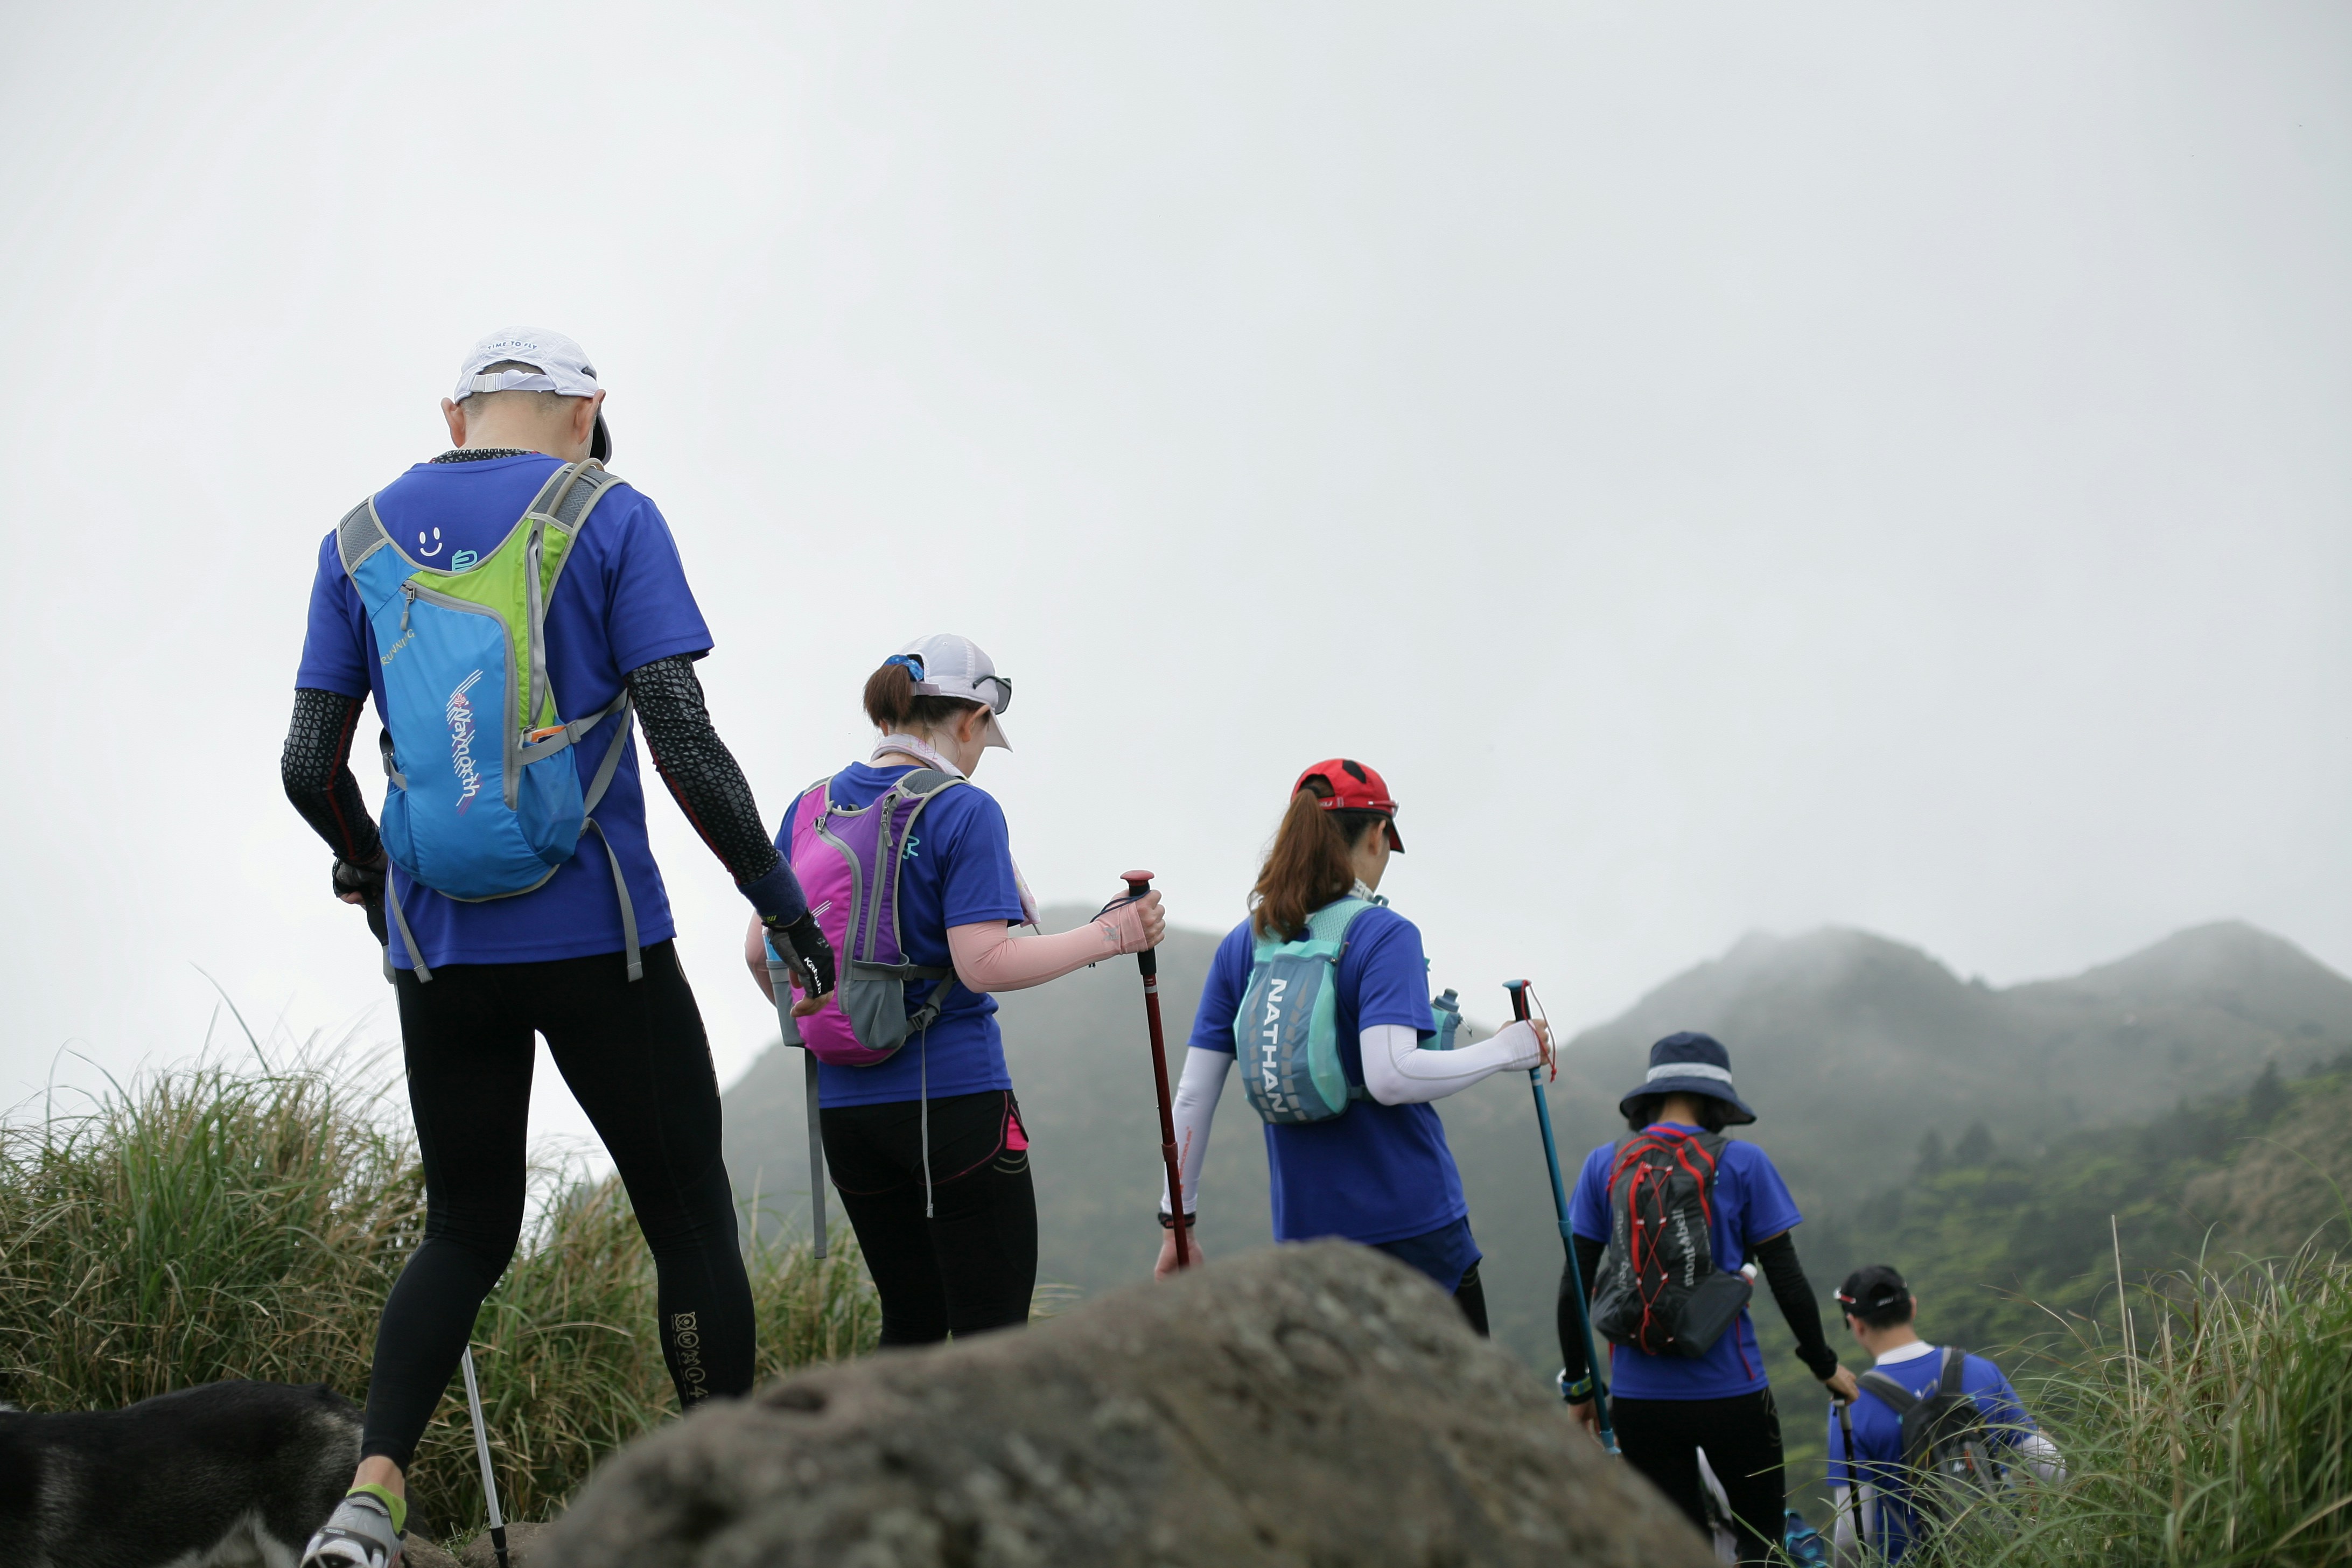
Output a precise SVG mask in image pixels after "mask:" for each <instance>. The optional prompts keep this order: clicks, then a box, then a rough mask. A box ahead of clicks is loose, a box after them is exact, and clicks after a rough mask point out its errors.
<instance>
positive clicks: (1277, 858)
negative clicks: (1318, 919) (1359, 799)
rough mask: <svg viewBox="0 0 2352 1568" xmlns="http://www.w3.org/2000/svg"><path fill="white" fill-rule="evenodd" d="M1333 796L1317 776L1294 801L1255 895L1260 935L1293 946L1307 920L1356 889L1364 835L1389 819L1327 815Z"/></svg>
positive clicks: (1253, 921) (1373, 814)
mask: <svg viewBox="0 0 2352 1568" xmlns="http://www.w3.org/2000/svg"><path fill="white" fill-rule="evenodd" d="M1330 794H1331V786H1330V785H1329V784H1326V783H1325V782H1324V781H1323V779H1322V778H1321V777H1320V776H1317V777H1311V778H1309V779H1308V780H1307V787H1306V788H1305V789H1302V790H1300V791H1299V792H1298V793H1297V795H1292V796H1291V797H1290V809H1289V810H1287V811H1286V812H1284V813H1283V814H1282V826H1280V827H1277V828H1276V829H1275V833H1274V847H1273V848H1271V849H1269V850H1267V851H1266V854H1265V868H1263V869H1262V870H1260V871H1259V872H1258V874H1257V886H1256V887H1255V888H1254V889H1251V891H1250V925H1251V926H1252V928H1254V929H1255V931H1256V932H1257V934H1258V935H1260V936H1269V935H1271V936H1279V937H1281V938H1282V939H1283V940H1285V941H1290V940H1293V939H1295V938H1296V937H1297V935H1298V933H1299V932H1300V931H1305V930H1306V929H1307V916H1308V915H1311V914H1313V913H1314V912H1315V911H1316V910H1319V909H1321V908H1322V907H1323V906H1324V905H1326V904H1328V903H1330V902H1332V901H1333V900H1337V899H1344V898H1346V897H1347V896H1348V894H1349V892H1350V891H1352V890H1353V889H1354V888H1355V886H1356V868H1355V865H1354V863H1353V861H1352V860H1350V858H1349V857H1350V855H1352V854H1353V852H1354V850H1355V847H1356V846H1357V844H1358V843H1359V842H1360V841H1361V840H1362V838H1363V837H1364V835H1365V833H1366V832H1368V831H1369V830H1370V828H1371V827H1372V826H1373V825H1374V824H1376V823H1383V822H1386V821H1387V820H1388V818H1387V817H1386V816H1384V815H1382V814H1381V813H1380V812H1377V811H1327V810H1325V809H1324V807H1323V801H1324V799H1325V798H1326V797H1328V795H1330Z"/></svg>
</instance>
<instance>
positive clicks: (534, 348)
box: [450, 327, 613, 463]
mask: <svg viewBox="0 0 2352 1568" xmlns="http://www.w3.org/2000/svg"><path fill="white" fill-rule="evenodd" d="M500 360H516V361H519V362H520V363H523V364H528V365H535V366H537V367H538V368H537V369H536V371H529V370H501V371H497V372H486V371H485V369H484V367H485V366H488V365H493V364H496V363H499V361H500ZM603 390H604V389H603V388H602V387H600V386H598V385H597V384H596V367H595V366H594V365H593V364H591V363H588V352H587V351H586V350H585V349H583V348H582V347H581V346H580V345H579V344H578V343H576V342H572V340H571V339H570V338H567V337H565V336H564V335H563V334H562V332H551V331H542V330H541V329H540V328H537V327H508V328H506V329H504V330H503V331H495V332H492V333H490V334H489V336H488V337H486V338H484V339H483V340H482V341H481V342H478V343H476V344H475V345H474V347H473V352H472V353H468V354H467V356H466V363H464V364H463V365H461V366H459V367H458V370H457V391H456V392H454V393H452V394H451V395H450V398H451V401H453V402H457V403H463V402H465V401H466V399H467V398H468V397H471V396H472V395H474V394H476V393H478V392H552V393H554V394H555V395H557V396H559V397H593V396H595V395H596V394H597V393H599V392H601V391H603ZM588 455H589V456H590V457H592V458H595V459H596V460H597V461H598V462H600V463H601V462H604V461H605V460H606V459H608V458H611V457H612V455H613V435H612V432H611V431H609V430H607V429H606V428H605V427H604V412H603V411H602V410H601V409H600V410H598V412H597V415H596V433H595V434H594V435H593V436H592V437H589V443H588Z"/></svg>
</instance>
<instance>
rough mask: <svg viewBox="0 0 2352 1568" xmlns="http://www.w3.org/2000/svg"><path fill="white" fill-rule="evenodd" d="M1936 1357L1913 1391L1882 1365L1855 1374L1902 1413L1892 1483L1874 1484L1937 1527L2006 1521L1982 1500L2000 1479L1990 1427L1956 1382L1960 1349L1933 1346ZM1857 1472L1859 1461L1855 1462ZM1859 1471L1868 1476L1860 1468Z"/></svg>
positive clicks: (1963, 1359)
mask: <svg viewBox="0 0 2352 1568" xmlns="http://www.w3.org/2000/svg"><path fill="white" fill-rule="evenodd" d="M1937 1353H1938V1354H1940V1355H1941V1356H1942V1357H1943V1364H1942V1365H1941V1367H1940V1368H1938V1370H1937V1378H1936V1384H1935V1386H1934V1387H1932V1388H1930V1389H1929V1390H1928V1391H1927V1393H1926V1394H1915V1393H1913V1392H1912V1391H1911V1390H1910V1389H1907V1388H1906V1387H1904V1386H1903V1385H1902V1384H1900V1383H1897V1382H1896V1381H1895V1379H1894V1378H1892V1377H1890V1376H1888V1375H1887V1374H1886V1373H1884V1372H1881V1371H1878V1370H1877V1369H1875V1368H1874V1369H1872V1370H1871V1371H1869V1372H1865V1373H1863V1374H1862V1376H1861V1377H1860V1378H1859V1379H1858V1380H1857V1381H1858V1382H1860V1383H1861V1384H1862V1386H1863V1387H1864V1389H1865V1390H1867V1391H1868V1392H1869V1393H1870V1394H1873V1395H1874V1396H1875V1397H1876V1398H1878V1399H1880V1400H1883V1401H1885V1404H1886V1405H1887V1407H1888V1408H1889V1409H1891V1410H1893V1411H1894V1412H1895V1415H1899V1416H1901V1417H1902V1418H1903V1470H1902V1475H1901V1477H1900V1479H1899V1481H1897V1483H1896V1485H1895V1486H1889V1485H1887V1484H1886V1483H1887V1481H1889V1480H1895V1478H1892V1477H1890V1478H1885V1479H1880V1480H1878V1481H1876V1482H1875V1484H1876V1485H1877V1486H1878V1488H1879V1489H1880V1490H1881V1491H1882V1492H1884V1491H1892V1490H1897V1489H1900V1490H1902V1491H1904V1492H1906V1493H1907V1494H1908V1495H1909V1499H1910V1504H1911V1511H1912V1512H1914V1513H1916V1514H1917V1515H1918V1516H1919V1517H1920V1518H1921V1519H1922V1520H1923V1521H1927V1523H1928V1524H1930V1525H1932V1526H1934V1527H1936V1528H1937V1529H1939V1530H1942V1531H1956V1530H1959V1531H1971V1532H1973V1531H1987V1530H1990V1531H2000V1530H2003V1529H2006V1528H2007V1526H2008V1523H2009V1521H2008V1518H2007V1515H2006V1514H2005V1513H2004V1512H2002V1511H2001V1510H1998V1509H1995V1508H1991V1507H1989V1506H1988V1505H1989V1504H1990V1503H1992V1502H1993V1501H1994V1500H1995V1499H1997V1498H1998V1497H1999V1496H2000V1491H2001V1489H2002V1488H2003V1486H2004V1484H2005V1476H2004V1472H2003V1470H2002V1468H2001V1467H2000V1465H1999V1464H1998V1463H1997V1462H1996V1461H1995V1460H1994V1458H1993V1456H1992V1449H1993V1434H1992V1429H1991V1427H1990V1425H1989V1424H1988V1423H1987V1422H1986V1420H1985V1415H1984V1409H1983V1407H1982V1406H1980V1405H1978V1404H1977V1402H1976V1396H1975V1395H1974V1394H1969V1392H1968V1390H1967V1389H1966V1388H1965V1387H1963V1386H1962V1373H1964V1372H1965V1371H1966V1370H1967V1366H1968V1357H1967V1356H1966V1355H1964V1354H1962V1353H1961V1352H1958V1351H1957V1350H1954V1349H1953V1348H1951V1347H1950V1346H1949V1345H1947V1346H1945V1347H1944V1348H1943V1349H1942V1350H1941V1351H1940V1352H1937ZM1857 1468H1861V1469H1863V1470H1864V1471H1865V1472H1866V1471H1867V1470H1868V1469H1869V1468H1871V1467H1869V1466H1867V1465H1863V1466H1859V1467H1857ZM1863 1479H1864V1480H1865V1481H1870V1480H1872V1479H1873V1478H1871V1477H1870V1476H1869V1475H1868V1474H1866V1473H1865V1474H1864V1477H1863Z"/></svg>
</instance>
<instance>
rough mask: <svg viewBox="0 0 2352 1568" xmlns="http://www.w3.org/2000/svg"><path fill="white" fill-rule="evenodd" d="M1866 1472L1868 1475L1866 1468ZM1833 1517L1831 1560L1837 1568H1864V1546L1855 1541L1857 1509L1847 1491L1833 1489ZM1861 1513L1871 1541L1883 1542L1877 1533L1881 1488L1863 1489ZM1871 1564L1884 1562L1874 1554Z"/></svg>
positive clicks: (1842, 1488)
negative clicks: (1854, 1517) (1854, 1521)
mask: <svg viewBox="0 0 2352 1568" xmlns="http://www.w3.org/2000/svg"><path fill="white" fill-rule="evenodd" d="M1868 1473H1869V1472H1868V1471H1867V1469H1864V1474H1868ZM1830 1510H1831V1513H1830V1517H1831V1518H1832V1520H1834V1521H1836V1523H1835V1524H1833V1525H1832V1527H1831V1530H1830V1547H1831V1555H1830V1560H1831V1561H1832V1563H1836V1564H1837V1565H1838V1568H1861V1564H1862V1563H1863V1555H1862V1543H1861V1542H1858V1541H1856V1540H1855V1539H1854V1538H1853V1516H1854V1506H1853V1499H1852V1494H1851V1493H1850V1492H1849V1491H1848V1489H1846V1488H1844V1487H1842V1486H1836V1487H1832V1488H1831V1489H1830ZM1861 1512H1862V1528H1863V1530H1864V1531H1865V1532H1867V1533H1868V1535H1869V1536H1870V1539H1871V1540H1873V1541H1878V1540H1882V1539H1884V1538H1883V1537H1881V1536H1880V1534H1879V1533H1878V1489H1877V1488H1876V1487H1874V1486H1864V1488H1863V1489H1862V1510H1861ZM1871 1561H1873V1562H1877V1561H1882V1559H1880V1558H1879V1557H1878V1556H1877V1554H1876V1553H1873V1554H1872V1557H1871Z"/></svg>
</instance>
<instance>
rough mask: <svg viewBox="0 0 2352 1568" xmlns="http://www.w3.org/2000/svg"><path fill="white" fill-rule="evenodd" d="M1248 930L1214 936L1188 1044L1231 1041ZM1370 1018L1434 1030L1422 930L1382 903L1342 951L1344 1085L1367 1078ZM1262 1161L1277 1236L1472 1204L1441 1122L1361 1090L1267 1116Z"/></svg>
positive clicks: (1416, 1228)
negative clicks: (1365, 1037) (1306, 1114)
mask: <svg viewBox="0 0 2352 1568" xmlns="http://www.w3.org/2000/svg"><path fill="white" fill-rule="evenodd" d="M1256 940H1257V939H1256V933H1255V931H1252V930H1251V929H1250V923H1249V921H1243V922H1242V923H1241V924H1239V925H1237V926H1235V927H1234V929H1233V930H1232V931H1229V932H1228V933H1226V936H1225V940H1224V941H1223V942H1219V943H1218V944H1217V955H1216V957H1215V958H1214V959H1213V960H1212V961H1211V962H1210V964H1209V979H1208V983H1207V984H1204V985H1203V986H1202V987H1201V1010H1200V1011H1199V1012H1198V1013H1195V1014H1194V1015H1193V1016H1192V1044H1193V1045H1195V1046H1198V1047H1201V1048H1202V1050H1209V1051H1224V1052H1227V1053H1229V1054H1230V1053H1232V1051H1233V1049H1234V1014H1235V1013H1236V1012H1238V1011H1240V1009H1241V1005H1242V993H1243V992H1244V991H1246V990H1247V989H1248V988H1249V973H1250V967H1251V963H1250V960H1251V950H1252V949H1253V948H1254V947H1255V945H1256ZM1375 1024H1402V1025H1403V1026H1406V1027H1407V1028H1410V1029H1412V1030H1415V1031H1417V1032H1419V1033H1421V1034H1423V1035H1427V1034H1430V1033H1433V1031H1432V1029H1431V1028H1430V1026H1429V965H1428V963H1426V961H1424V960H1423V957H1422V955H1421V932H1420V931H1419V930H1417V929H1416V928H1415V927H1414V925H1413V923H1412V921H1409V920H1407V919H1405V918H1404V917H1403V916H1402V915H1401V914H1398V913H1397V912H1396V911H1395V910H1390V909H1370V910H1365V911H1364V912H1363V913H1362V914H1360V915H1359V916H1357V917H1356V921H1355V924H1354V925H1352V926H1350V927H1349V930H1348V947H1347V951H1346V952H1342V953H1341V954H1340V955H1339V1061H1340V1064H1341V1065H1342V1066H1343V1067H1345V1068H1347V1072H1348V1081H1349V1083H1350V1084H1360V1083H1362V1082H1363V1081H1364V1058H1363V1049H1362V1047H1361V1045H1360V1043H1359V1042H1358V1040H1357V1038H1356V1037H1357V1035H1358V1034H1359V1033H1360V1031H1362V1030H1364V1029H1367V1028H1370V1027H1371V1026H1373V1025H1375ZM1265 1161H1266V1167H1267V1169H1268V1171H1269V1172H1270V1173H1271V1187H1272V1192H1273V1196H1274V1234H1275V1238H1276V1240H1279V1241H1309V1240H1312V1239H1314V1238H1315V1237H1320V1236H1339V1237H1347V1238H1348V1239H1349V1240H1350V1241H1360V1242H1365V1243H1368V1244H1369V1243H1373V1242H1381V1241H1402V1240H1403V1239H1404V1238H1405V1237H1412V1236H1421V1235H1423V1234H1424V1233H1426V1232H1429V1231H1433V1230H1436V1229H1438V1228H1439V1227H1441V1226H1449V1225H1452V1224H1453V1223H1454V1221H1455V1220H1458V1219H1462V1218H1465V1216H1467V1215H1468V1214H1469V1213H1470V1205H1469V1204H1468V1203H1467V1202H1466V1201H1465V1199H1464V1198H1463V1196H1462V1175H1461V1173H1460V1172H1458V1171H1456V1170H1455V1169H1454V1154H1453V1152H1452V1151H1451V1150H1449V1149H1447V1148H1446V1146H1445V1124H1444V1122H1442V1121H1438V1119H1437V1112H1436V1111H1435V1110H1433V1109H1432V1108H1431V1107H1429V1106H1427V1105H1382V1104H1381V1103H1379V1102H1378V1101H1377V1100H1354V1101H1351V1102H1350V1103H1349V1106H1348V1109H1347V1110H1344V1111H1342V1112H1341V1113H1340V1114H1339V1115H1338V1116H1335V1117H1333V1118H1332V1119H1331V1120H1330V1121H1299V1122H1268V1123H1266V1127H1265ZM1465 1267H1467V1265H1466V1264H1465Z"/></svg>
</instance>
